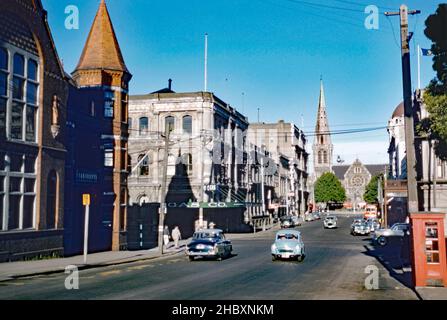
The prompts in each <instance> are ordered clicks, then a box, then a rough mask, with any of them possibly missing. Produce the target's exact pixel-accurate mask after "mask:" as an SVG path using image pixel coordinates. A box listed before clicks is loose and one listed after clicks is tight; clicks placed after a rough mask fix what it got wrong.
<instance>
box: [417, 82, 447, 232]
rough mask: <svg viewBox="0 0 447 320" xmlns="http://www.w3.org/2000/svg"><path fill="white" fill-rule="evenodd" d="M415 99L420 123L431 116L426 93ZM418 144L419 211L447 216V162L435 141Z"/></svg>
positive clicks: (423, 141)
mask: <svg viewBox="0 0 447 320" xmlns="http://www.w3.org/2000/svg"><path fill="white" fill-rule="evenodd" d="M414 97H415V99H414V106H415V110H416V113H417V121H418V122H420V121H422V120H423V119H426V118H428V117H429V115H430V114H429V113H428V111H427V107H426V105H425V104H424V91H422V90H418V91H416V92H415V95H414ZM416 142H417V143H416V145H417V147H416V150H417V159H418V164H417V167H416V168H417V173H418V186H419V190H420V192H419V210H421V211H427V212H432V211H436V212H443V213H445V214H447V161H445V160H442V159H441V158H440V157H439V155H438V154H437V153H436V144H437V142H436V141H435V140H434V139H430V138H429V137H427V138H425V139H419V140H418V141H416ZM446 227H447V222H446ZM446 229H447V228H446Z"/></svg>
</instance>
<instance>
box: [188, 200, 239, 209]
mask: <svg viewBox="0 0 447 320" xmlns="http://www.w3.org/2000/svg"><path fill="white" fill-rule="evenodd" d="M245 206H246V204H245V202H202V203H199V202H191V203H188V205H187V207H188V208H205V209H212V208H220V209H223V208H241V207H245Z"/></svg>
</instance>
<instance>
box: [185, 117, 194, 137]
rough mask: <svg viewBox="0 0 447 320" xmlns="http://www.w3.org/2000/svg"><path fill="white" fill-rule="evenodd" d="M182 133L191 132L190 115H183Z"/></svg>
mask: <svg viewBox="0 0 447 320" xmlns="http://www.w3.org/2000/svg"><path fill="white" fill-rule="evenodd" d="M183 133H185V134H192V117H191V116H184V117H183Z"/></svg>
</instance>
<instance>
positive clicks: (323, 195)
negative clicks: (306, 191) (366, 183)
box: [315, 172, 346, 204]
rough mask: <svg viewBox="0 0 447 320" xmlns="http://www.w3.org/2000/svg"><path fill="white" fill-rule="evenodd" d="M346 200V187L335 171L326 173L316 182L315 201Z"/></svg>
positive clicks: (340, 201) (335, 201)
mask: <svg viewBox="0 0 447 320" xmlns="http://www.w3.org/2000/svg"><path fill="white" fill-rule="evenodd" d="M345 200H346V191H345V188H343V186H342V185H341V182H340V180H338V178H337V177H336V176H335V175H334V174H333V173H330V172H328V173H325V174H323V175H322V176H321V177H320V178H318V180H317V182H316V183H315V201H316V202H320V203H326V204H329V203H342V202H344V201H345Z"/></svg>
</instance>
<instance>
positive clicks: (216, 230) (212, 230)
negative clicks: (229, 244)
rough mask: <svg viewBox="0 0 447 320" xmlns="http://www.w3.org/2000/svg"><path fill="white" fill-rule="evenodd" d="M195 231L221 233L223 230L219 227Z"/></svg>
mask: <svg viewBox="0 0 447 320" xmlns="http://www.w3.org/2000/svg"><path fill="white" fill-rule="evenodd" d="M196 232H208V233H222V232H223V231H222V230H221V229H200V230H197V231H196Z"/></svg>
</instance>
